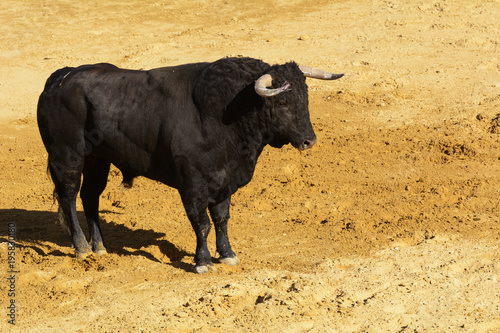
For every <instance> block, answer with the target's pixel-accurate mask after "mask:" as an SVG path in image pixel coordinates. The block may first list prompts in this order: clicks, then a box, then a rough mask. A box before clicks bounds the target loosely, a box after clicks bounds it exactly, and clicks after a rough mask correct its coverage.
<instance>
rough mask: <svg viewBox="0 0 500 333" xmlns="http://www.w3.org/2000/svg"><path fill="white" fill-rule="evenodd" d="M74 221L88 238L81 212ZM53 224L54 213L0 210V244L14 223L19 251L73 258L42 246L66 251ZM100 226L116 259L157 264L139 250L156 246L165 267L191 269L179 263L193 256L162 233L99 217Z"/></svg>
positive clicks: (65, 237) (65, 240)
mask: <svg viewBox="0 0 500 333" xmlns="http://www.w3.org/2000/svg"><path fill="white" fill-rule="evenodd" d="M101 213H103V212H101ZM78 219H79V220H80V225H81V227H82V229H83V231H84V232H85V234H86V235H87V236H88V230H87V225H86V224H87V223H86V220H85V216H84V214H83V212H78ZM56 221H57V213H56V212H47V211H33V210H24V209H0V243H3V242H6V241H7V240H8V227H9V224H11V223H14V224H15V236H16V241H17V242H20V244H18V246H19V247H20V248H23V247H28V248H32V249H33V250H34V251H35V252H37V253H38V254H40V255H42V256H68V255H69V256H74V254H73V253H72V250H71V251H68V252H67V253H64V252H62V251H61V250H59V249H50V246H47V245H46V244H47V243H46V242H49V243H53V244H56V245H58V246H60V247H67V248H68V250H69V248H70V246H71V241H70V238H69V235H68V233H67V231H66V230H64V229H63V228H62V227H61V226H60V225H59V224H57V223H56ZM100 223H101V229H102V232H103V235H104V242H105V245H106V247H107V250H108V252H112V253H117V254H120V255H133V256H143V257H146V258H148V259H150V260H152V261H156V262H160V260H158V259H157V258H155V257H154V256H153V255H152V254H151V253H149V252H146V251H144V250H141V248H144V247H148V246H150V245H157V246H158V248H159V249H160V251H161V253H163V254H164V255H165V256H167V257H168V258H169V259H170V262H166V263H165V264H168V265H172V266H173V267H176V268H180V269H183V270H186V271H192V265H190V264H187V263H184V262H181V260H182V259H183V258H184V257H194V253H188V252H186V251H184V250H180V249H179V248H177V247H176V246H175V244H173V243H171V242H169V241H168V240H165V238H164V237H165V234H164V233H160V232H156V231H153V230H143V229H137V230H132V229H130V228H127V227H126V226H123V225H120V224H115V223H112V222H107V221H106V220H105V219H102V217H101V219H100ZM11 225H12V224H11ZM87 238H88V237H87Z"/></svg>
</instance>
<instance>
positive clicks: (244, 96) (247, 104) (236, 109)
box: [222, 83, 264, 125]
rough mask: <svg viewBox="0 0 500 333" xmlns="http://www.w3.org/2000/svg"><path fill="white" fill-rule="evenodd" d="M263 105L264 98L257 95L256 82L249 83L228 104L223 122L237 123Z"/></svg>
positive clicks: (226, 123) (227, 123)
mask: <svg viewBox="0 0 500 333" xmlns="http://www.w3.org/2000/svg"><path fill="white" fill-rule="evenodd" d="M263 105H264V99H263V98H262V97H260V96H259V95H257V93H256V92H255V89H254V84H253V83H252V84H249V85H248V86H246V87H245V88H244V89H243V90H241V91H240V92H239V93H238V94H237V95H236V97H234V98H233V100H232V101H231V102H230V103H229V104H228V105H227V106H226V109H225V110H224V114H223V115H222V122H223V123H224V124H225V125H229V124H232V123H235V122H237V121H238V120H240V119H241V118H242V117H243V116H245V115H246V114H249V113H251V112H253V111H254V110H258V109H261V108H262V107H263Z"/></svg>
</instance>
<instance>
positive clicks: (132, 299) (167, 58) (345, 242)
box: [0, 0, 500, 332]
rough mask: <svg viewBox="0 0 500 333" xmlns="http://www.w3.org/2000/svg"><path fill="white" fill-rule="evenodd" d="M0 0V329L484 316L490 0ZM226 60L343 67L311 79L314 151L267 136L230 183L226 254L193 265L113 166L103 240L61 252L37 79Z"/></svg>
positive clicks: (279, 326) (496, 36)
mask: <svg viewBox="0 0 500 333" xmlns="http://www.w3.org/2000/svg"><path fill="white" fill-rule="evenodd" d="M0 6H1V10H0V19H1V21H2V25H1V26H0V42H1V45H2V46H3V47H2V52H0V60H1V61H0V96H1V98H0V156H1V158H0V168H1V169H2V170H3V172H2V173H1V174H0V272H2V273H1V274H0V275H1V276H2V277H4V276H5V277H6V279H3V280H2V281H3V282H2V283H0V294H1V295H2V297H0V304H1V306H2V308H3V309H4V311H2V312H1V313H0V331H2V332H9V331H12V332H16V331H19V332H158V331H169V332H497V331H499V330H500V292H499V288H498V283H499V280H500V248H499V241H500V222H499V219H500V217H499V213H498V212H499V209H500V201H499V197H500V193H499V189H500V181H499V178H498V177H499V175H500V136H499V133H500V129H499V118H498V113H499V112H500V111H499V107H500V104H499V102H500V80H499V75H498V73H499V70H500V62H499V58H500V56H499V46H498V45H499V42H500V29H499V27H498V21H499V20H498V18H499V12H498V2H497V1H461V0H460V1H440V2H436V1H429V0H422V1H419V2H404V1H403V2H394V1H381V0H380V1H379V0H376V1H365V0H357V1H333V2H332V1H323V0H320V1H310V0H297V1H281V0H275V1H271V2H269V1H260V0H250V1H245V2H244V3H242V4H240V3H238V4H236V3H233V2H228V1H223V0H216V1H207V0H195V1H189V2H154V1H146V2H144V1H135V0H133V1H127V2H119V3H118V2H109V1H108V2H97V3H96V2H90V1H79V2H64V1H48V2H47V1H45V2H22V1H14V0H12V1H4V2H2V5H0ZM226 56H250V57H255V58H260V59H263V60H264V61H267V62H269V63H284V62H287V61H291V60H293V61H296V62H297V63H299V64H303V65H307V66H314V67H318V68H321V69H324V70H328V71H331V72H343V73H346V75H345V77H344V78H342V79H340V80H337V81H333V82H324V81H316V80H308V85H309V92H310V96H309V98H310V113H311V120H312V123H313V127H314V129H315V131H316V134H317V136H318V142H317V144H316V146H315V147H314V148H313V149H312V150H310V151H307V152H298V151H297V150H295V149H293V148H292V147H291V146H285V147H284V148H283V149H281V150H277V149H272V148H270V147H268V148H266V149H265V150H264V152H263V154H262V157H261V158H260V160H259V163H258V165H257V169H256V172H255V176H254V179H253V180H252V182H251V183H250V184H249V185H248V186H246V187H244V188H242V189H241V190H240V191H239V192H237V194H236V195H235V196H234V198H233V200H232V206H231V215H232V218H231V220H230V226H229V228H230V230H229V232H230V236H231V239H232V244H233V248H234V250H235V251H236V252H237V255H238V257H239V258H240V259H241V263H240V264H239V265H237V266H227V265H223V264H218V263H216V264H215V266H216V268H217V270H218V272H217V273H210V274H205V275H197V274H194V273H193V271H192V267H193V266H192V261H193V256H194V249H195V236H194V233H193V232H192V230H191V227H190V224H189V221H188V220H187V217H186V215H185V213H184V209H183V207H182V204H181V202H180V198H179V195H178V194H177V192H176V191H175V190H173V189H171V188H168V187H166V186H164V185H162V184H159V183H157V182H154V181H150V180H147V179H144V178H139V179H137V180H136V181H135V182H134V186H133V187H132V188H130V189H125V188H124V187H120V186H119V185H120V183H121V181H122V176H121V174H120V172H119V171H118V170H116V169H112V170H111V172H110V175H109V182H108V186H107V188H106V190H105V192H104V193H103V194H102V196H101V207H100V210H101V219H102V229H103V234H104V237H105V241H106V243H107V246H108V249H109V253H108V254H106V255H103V256H95V255H93V256H90V257H89V258H88V259H87V260H85V261H82V260H79V259H77V258H75V256H74V253H73V250H72V249H71V248H70V241H69V238H68V235H67V232H66V231H65V230H63V229H62V228H60V226H59V225H57V224H56V220H57V204H55V203H54V200H53V197H52V191H53V187H52V184H51V181H50V179H49V177H48V175H47V169H46V160H47V154H46V151H45V150H44V148H43V145H42V142H41V139H40V136H39V134H38V129H37V125H36V104H37V99H38V96H39V94H40V93H41V91H42V89H43V86H44V83H45V80H46V79H47V78H48V76H49V75H50V74H51V73H52V72H53V71H55V70H56V69H58V68H61V67H64V66H77V65H81V64H86V63H97V62H110V63H113V64H115V65H118V66H121V67H127V68H134V69H149V68H154V67H160V66H168V65H178V64H182V63H187V62H195V61H213V60H216V59H219V58H221V57H226ZM78 211H79V218H80V221H81V222H82V223H81V224H82V226H83V227H84V228H85V227H86V223H85V217H84V215H83V212H82V207H81V204H80V203H78ZM9 237H10V238H12V237H14V238H15V239H16V245H17V247H16V250H15V258H14V259H15V265H16V269H17V271H16V273H10V274H15V276H16V279H15V283H14V288H15V295H12V294H10V293H11V292H10V289H11V288H12V286H11V283H10V280H7V278H8V277H10V275H9V273H8V271H9V269H10V268H9V262H10V261H12V259H13V258H9V252H11V250H10V248H9V243H8V241H9ZM214 238H215V237H214V235H210V238H209V240H210V241H209V246H210V250H211V251H212V253H213V254H214V255H215V239H214ZM12 300H14V302H15V321H16V325H15V326H13V325H11V324H10V323H9V322H8V321H9V320H11V319H10V317H9V316H8V312H7V310H8V309H7V306H10V304H11V303H10V302H12ZM8 311H10V310H8Z"/></svg>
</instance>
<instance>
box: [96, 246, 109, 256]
mask: <svg viewBox="0 0 500 333" xmlns="http://www.w3.org/2000/svg"><path fill="white" fill-rule="evenodd" d="M94 253H95V254H97V255H100V256H102V255H103V254H106V253H108V251H106V249H105V248H102V249H97V250H94Z"/></svg>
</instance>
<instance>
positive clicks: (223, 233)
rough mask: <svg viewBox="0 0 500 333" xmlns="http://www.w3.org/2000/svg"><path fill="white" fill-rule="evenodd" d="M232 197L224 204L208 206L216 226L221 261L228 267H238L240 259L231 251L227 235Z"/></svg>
mask: <svg viewBox="0 0 500 333" xmlns="http://www.w3.org/2000/svg"><path fill="white" fill-rule="evenodd" d="M230 203H231V197H229V198H227V199H226V200H224V201H223V202H221V203H219V204H216V205H210V206H208V209H209V211H210V216H211V217H212V222H213V223H214V226H215V233H216V243H217V252H218V253H219V255H220V257H219V261H220V262H221V263H224V264H227V265H237V264H238V263H239V259H238V257H237V256H236V254H235V253H234V252H233V250H232V249H231V245H230V244H229V237H228V235H227V222H228V221H229V217H230V216H229V206H230Z"/></svg>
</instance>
